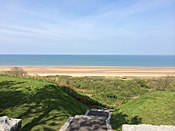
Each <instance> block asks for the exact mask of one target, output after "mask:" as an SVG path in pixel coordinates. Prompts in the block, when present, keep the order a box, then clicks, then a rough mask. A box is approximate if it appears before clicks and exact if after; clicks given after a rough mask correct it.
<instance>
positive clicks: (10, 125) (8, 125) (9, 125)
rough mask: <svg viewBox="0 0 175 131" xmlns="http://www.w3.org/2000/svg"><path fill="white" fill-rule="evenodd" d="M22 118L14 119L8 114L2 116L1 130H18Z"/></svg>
mask: <svg viewBox="0 0 175 131" xmlns="http://www.w3.org/2000/svg"><path fill="white" fill-rule="evenodd" d="M21 123H22V120H21V119H12V118H8V117H7V116H3V117H0V131H18V130H19V129H20V128H21Z"/></svg>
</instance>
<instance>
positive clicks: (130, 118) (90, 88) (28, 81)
mask: <svg viewBox="0 0 175 131" xmlns="http://www.w3.org/2000/svg"><path fill="white" fill-rule="evenodd" d="M19 76H20V77H17V75H15V76H8V75H0V106H1V108H0V115H1V116H2V115H8V116H9V117H15V118H22V119H23V126H22V129H23V130H50V131H51V130H56V129H59V128H60V127H61V125H62V124H63V123H64V122H65V121H66V119H67V118H68V117H69V116H74V115H76V114H84V113H85V111H86V110H87V109H88V108H103V107H107V108H113V109H114V112H113V114H112V118H111V124H112V127H113V129H115V130H121V126H122V124H126V123H129V124H139V123H148V124H158V125H159V124H173V125H175V123H174V121H175V117H174V114H175V110H174V107H175V102H174V99H175V78H173V77H165V78H160V79H144V80H143V79H130V80H127V79H124V80H121V79H116V78H104V77H69V76H48V77H39V76H37V77H36V78H30V77H28V76H25V77H24V76H23V77H21V75H19ZM27 77H28V78H27Z"/></svg>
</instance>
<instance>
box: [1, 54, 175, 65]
mask: <svg viewBox="0 0 175 131" xmlns="http://www.w3.org/2000/svg"><path fill="white" fill-rule="evenodd" d="M0 65H1V66H2V65H3V66H5V65H8V66H27V65H30V66H148V67H149V66H153V67H163V66H168V67H174V66H175V56H143V55H139V56H133V55H0Z"/></svg>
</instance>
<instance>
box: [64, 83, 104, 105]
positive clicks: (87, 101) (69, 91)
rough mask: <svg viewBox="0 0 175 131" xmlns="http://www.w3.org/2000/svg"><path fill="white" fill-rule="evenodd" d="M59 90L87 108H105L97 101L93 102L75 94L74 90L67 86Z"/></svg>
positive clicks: (86, 97)
mask: <svg viewBox="0 0 175 131" xmlns="http://www.w3.org/2000/svg"><path fill="white" fill-rule="evenodd" d="M61 88H62V89H63V90H64V91H65V92H66V93H68V94H69V95H71V96H72V97H73V98H75V99H76V100H78V101H80V102H81V103H83V104H85V105H86V106H88V107H89V108H103V107H106V106H105V105H103V104H101V103H99V102H98V101H95V100H93V99H91V98H90V97H88V96H85V95H82V94H79V93H78V92H76V91H75V90H73V89H72V88H70V87H68V86H62V87H61Z"/></svg>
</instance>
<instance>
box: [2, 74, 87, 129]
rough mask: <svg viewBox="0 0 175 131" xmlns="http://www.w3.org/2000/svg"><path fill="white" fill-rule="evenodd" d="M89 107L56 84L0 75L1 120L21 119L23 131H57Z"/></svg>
mask: <svg viewBox="0 0 175 131" xmlns="http://www.w3.org/2000/svg"><path fill="white" fill-rule="evenodd" d="M86 109H87V106H85V105H84V104H82V103H80V102H79V101H78V100H76V99H74V98H73V97H71V96H70V95H69V94H67V93H66V92H65V91H64V90H63V89H62V88H59V87H58V86H56V84H54V83H53V82H48V81H44V80H35V79H32V78H17V77H12V76H6V75H0V116H3V115H7V116H8V117H12V118H21V119H22V123H23V124H22V130H25V131H30V130H32V131H38V130H48V131H54V130H58V129H59V128H60V127H61V125H63V124H64V122H65V121H66V119H67V118H68V117H69V116H74V115H76V114H84V112H85V111H86Z"/></svg>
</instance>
